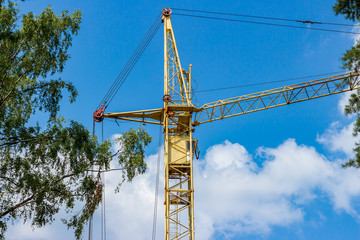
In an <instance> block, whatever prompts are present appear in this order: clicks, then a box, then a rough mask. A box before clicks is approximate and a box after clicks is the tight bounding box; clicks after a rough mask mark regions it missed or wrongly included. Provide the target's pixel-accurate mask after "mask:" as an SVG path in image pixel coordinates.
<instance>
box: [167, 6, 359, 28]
mask: <svg viewBox="0 0 360 240" xmlns="http://www.w3.org/2000/svg"><path fill="white" fill-rule="evenodd" d="M172 9H173V10H177V11H184V12H198V13H207V14H216V15H226V16H236V17H246V18H260V19H268V20H277V21H287V22H297V23H310V24H322V25H335V26H346V27H354V25H353V24H345V23H331V22H318V21H309V20H298V19H289V18H277V17H265V16H256V15H245V14H237V13H225V12H212V11H203V10H192V9H184V8H172Z"/></svg>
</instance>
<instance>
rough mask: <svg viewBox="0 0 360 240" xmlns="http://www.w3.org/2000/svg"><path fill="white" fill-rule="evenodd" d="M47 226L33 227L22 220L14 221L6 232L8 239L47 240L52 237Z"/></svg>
mask: <svg viewBox="0 0 360 240" xmlns="http://www.w3.org/2000/svg"><path fill="white" fill-rule="evenodd" d="M53 237H54V236H53V233H52V231H51V230H50V229H49V228H42V229H33V227H32V226H31V224H29V223H25V224H23V222H18V223H16V224H15V225H14V226H13V227H11V228H10V230H9V231H8V232H7V237H6V239H8V240H47V239H51V238H53Z"/></svg>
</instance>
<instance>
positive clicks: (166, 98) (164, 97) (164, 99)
mask: <svg viewBox="0 0 360 240" xmlns="http://www.w3.org/2000/svg"><path fill="white" fill-rule="evenodd" d="M163 101H164V102H171V96H170V95H164V96H163Z"/></svg>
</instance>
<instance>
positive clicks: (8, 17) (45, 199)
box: [0, 0, 151, 239]
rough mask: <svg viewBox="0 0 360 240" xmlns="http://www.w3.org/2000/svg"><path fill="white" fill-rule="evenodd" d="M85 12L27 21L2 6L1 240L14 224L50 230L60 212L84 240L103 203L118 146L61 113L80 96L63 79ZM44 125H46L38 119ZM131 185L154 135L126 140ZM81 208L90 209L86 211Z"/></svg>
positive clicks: (122, 153)
mask: <svg viewBox="0 0 360 240" xmlns="http://www.w3.org/2000/svg"><path fill="white" fill-rule="evenodd" d="M80 23H81V12H80V11H75V12H73V13H70V12H68V11H63V12H62V13H61V14H60V15H56V14H55V13H54V12H53V10H52V9H51V8H50V7H48V8H46V9H45V10H44V11H43V12H42V13H41V14H40V15H35V14H33V13H31V12H29V13H27V14H24V15H20V13H19V9H18V7H17V5H16V4H14V3H13V2H11V1H5V0H0V239H3V238H4V234H5V232H6V229H7V226H8V224H11V223H12V222H13V221H14V220H17V219H22V220H24V221H30V222H31V223H32V225H33V226H35V227H42V226H44V225H46V224H48V223H51V222H53V221H54V219H55V218H54V216H55V214H56V213H58V212H59V210H60V209H64V208H65V210H66V211H67V212H68V213H69V214H70V213H74V215H73V217H71V218H70V220H67V221H66V220H64V222H65V223H66V224H67V226H68V227H69V228H74V230H75V236H76V238H77V239H79V238H80V237H81V233H82V230H83V227H84V225H85V224H86V223H87V221H88V220H89V217H90V216H91V215H92V213H93V212H94V210H95V209H96V207H97V206H98V205H99V203H100V201H101V194H102V184H101V180H100V174H101V173H102V172H104V171H109V170H111V169H110V162H111V160H112V159H113V157H114V156H115V155H114V154H113V153H112V152H111V147H112V146H111V143H110V142H109V141H105V142H104V143H102V144H100V143H98V141H97V139H96V138H95V137H92V136H91V135H90V133H89V131H88V130H87V129H86V128H85V127H84V126H82V125H81V124H79V123H77V122H74V121H69V122H66V121H65V119H64V118H63V117H62V116H61V115H60V113H59V111H60V102H61V100H62V98H63V96H64V94H65V92H68V95H69V101H70V102H74V101H75V98H76V96H77V91H76V89H75V87H74V85H73V84H72V83H71V82H67V81H64V80H62V79H61V78H54V77H55V76H59V75H60V74H61V72H62V71H63V69H64V67H65V63H66V61H67V60H68V59H69V58H70V56H69V54H68V49H69V47H70V46H71V44H72V38H73V36H75V35H77V33H78V31H79V29H80ZM39 120H41V123H38V122H36V121H39ZM118 141H119V143H120V144H121V146H122V148H121V149H120V150H119V152H118V153H117V154H119V159H118V165H119V167H120V168H119V169H118V170H121V171H122V172H123V181H131V180H132V179H133V178H134V177H135V176H136V175H137V174H141V173H144V171H145V170H146V164H145V162H144V148H145V147H146V146H147V145H148V144H149V142H150V141H151V137H150V136H148V135H147V133H146V132H145V131H144V130H143V129H139V130H130V131H129V132H126V133H124V134H123V136H122V137H121V138H120V139H119V140H118ZM76 203H82V204H83V205H82V208H81V210H80V211H75V210H74V209H78V207H77V206H76Z"/></svg>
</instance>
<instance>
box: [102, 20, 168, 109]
mask: <svg viewBox="0 0 360 240" xmlns="http://www.w3.org/2000/svg"><path fill="white" fill-rule="evenodd" d="M160 25H161V14H159V15H158V16H157V17H156V19H155V21H154V23H153V24H152V25H151V27H150V29H149V30H148V32H147V33H146V35H145V36H144V38H143V39H142V41H141V43H140V44H139V45H138V47H137V48H136V50H135V51H134V53H133V54H132V56H131V57H130V59H129V60H128V61H127V63H126V64H125V66H124V67H123V69H122V70H121V72H120V74H119V75H118V77H117V78H116V80H115V81H114V83H113V84H112V85H111V87H110V89H109V90H108V92H107V93H106V94H105V97H104V98H103V99H102V101H101V102H100V104H99V105H98V107H97V109H100V107H101V106H104V109H105V108H106V107H107V106H108V105H109V104H110V102H111V101H112V100H113V98H114V96H115V95H116V93H117V92H118V91H119V89H120V87H121V86H122V85H123V83H124V82H125V80H126V78H127V77H128V76H129V74H130V72H131V70H132V69H133V68H134V66H135V65H136V63H137V62H138V60H139V58H140V57H141V56H142V54H143V53H144V51H145V49H146V48H147V47H148V45H149V44H150V42H151V40H152V39H153V38H154V36H155V34H156V33H157V31H158V30H159V28H160Z"/></svg>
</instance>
